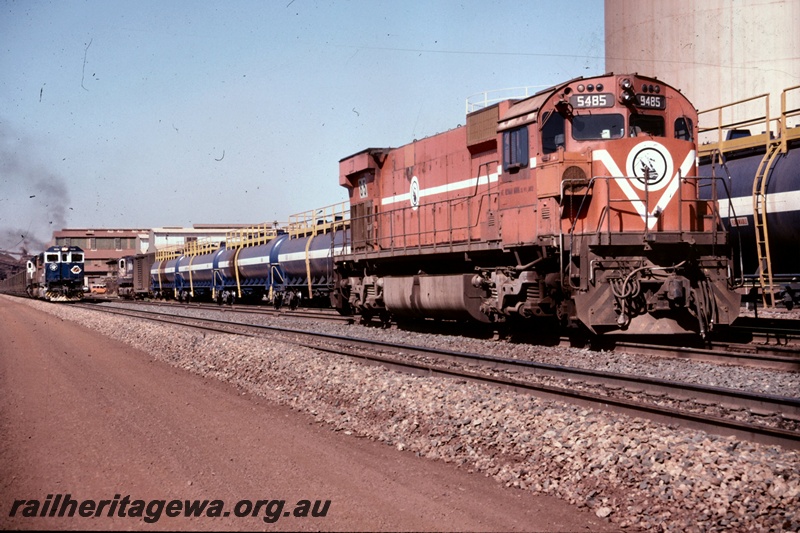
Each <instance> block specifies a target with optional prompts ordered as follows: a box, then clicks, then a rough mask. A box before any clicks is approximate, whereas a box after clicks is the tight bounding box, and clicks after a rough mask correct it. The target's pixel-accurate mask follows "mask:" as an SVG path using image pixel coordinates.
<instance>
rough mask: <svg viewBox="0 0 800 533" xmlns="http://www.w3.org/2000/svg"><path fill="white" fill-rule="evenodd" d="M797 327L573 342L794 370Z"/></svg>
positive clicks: (755, 323)
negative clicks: (724, 336) (706, 337)
mask: <svg viewBox="0 0 800 533" xmlns="http://www.w3.org/2000/svg"><path fill="white" fill-rule="evenodd" d="M109 303H118V304H121V305H126V304H133V303H134V302H128V301H125V300H118V301H115V302H109ZM135 304H136V305H145V306H153V307H164V308H173V309H174V308H180V309H194V310H207V311H214V312H228V311H230V312H237V313H247V314H253V315H265V316H282V317H290V318H303V319H313V320H325V321H331V322H338V323H344V324H352V323H354V321H355V319H354V318H353V317H346V316H342V315H340V314H339V313H337V312H336V311H333V310H330V309H307V308H298V309H296V310H290V309H288V308H283V309H278V310H276V309H272V308H268V307H254V306H251V305H234V306H219V305H215V304H204V303H177V302H141V301H137V302H135ZM797 325H798V321H796V320H790V321H785V320H777V319H752V318H746V317H745V320H743V321H742V322H741V325H740V326H738V327H737V328H734V329H733V335H734V336H735V337H736V338H737V339H739V340H738V341H737V342H724V341H700V342H698V339H696V338H691V337H687V336H683V337H679V338H678V341H677V342H675V343H673V344H670V345H665V344H663V339H643V338H639V340H637V341H635V342H634V341H631V340H628V338H627V337H623V336H616V337H614V336H608V337H598V338H595V339H593V340H591V341H586V340H585V339H583V340H581V341H579V343H580V344H583V345H588V346H589V347H590V348H591V349H592V350H608V351H612V350H613V351H616V352H622V353H633V354H645V355H651V356H657V357H674V358H680V359H688V360H693V361H702V362H707V363H714V364H732V365H740V366H747V367H752V368H763V369H769V370H782V371H790V372H800V331H797V332H795V331H794V329H793V328H794V327H795V326H797ZM395 326H396V324H395ZM798 327H800V326H798ZM456 334H457V333H456ZM794 337H796V338H797V342H794V341H793V340H792V339H794ZM681 339H683V340H681ZM748 340H749V341H748ZM525 342H530V343H532V344H537V343H538V339H536V338H535V337H532V338H527V339H526V340H525ZM559 342H560V344H561V345H562V346H569V345H571V344H573V343H574V342H575V339H573V338H570V337H567V336H563V337H561V338H560V339H559ZM681 342H683V344H680V343H681Z"/></svg>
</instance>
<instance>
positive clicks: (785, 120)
mask: <svg viewBox="0 0 800 533" xmlns="http://www.w3.org/2000/svg"><path fill="white" fill-rule="evenodd" d="M794 91H798V92H797V94H798V95H800V85H795V86H793V87H787V88H786V89H784V90H783V92H781V120H780V125H781V135H780V140H781V153H783V154H785V153H786V151H787V150H788V149H789V147H788V142H789V140H793V139H800V121H799V123H798V124H796V125H795V126H794V127H791V128H790V127H789V118H792V117H800V107H796V108H792V109H787V108H786V100H787V95H788V94H789V93H791V92H794Z"/></svg>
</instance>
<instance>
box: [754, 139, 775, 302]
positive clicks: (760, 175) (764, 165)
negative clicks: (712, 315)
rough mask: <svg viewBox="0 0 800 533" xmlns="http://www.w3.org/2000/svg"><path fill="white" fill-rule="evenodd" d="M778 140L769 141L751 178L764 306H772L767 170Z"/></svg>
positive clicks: (770, 165)
mask: <svg viewBox="0 0 800 533" xmlns="http://www.w3.org/2000/svg"><path fill="white" fill-rule="evenodd" d="M779 148H780V143H779V142H769V143H768V145H767V150H766V152H764V157H763V158H762V159H761V163H760V164H759V165H758V170H757V171H756V176H755V179H753V224H754V226H755V237H756V251H757V253H758V282H759V285H760V286H761V298H762V301H763V303H764V307H774V306H775V302H774V284H773V281H772V261H771V260H770V253H769V232H768V231H767V182H768V181H769V171H770V169H771V168H772V163H773V162H774V161H775V157H776V156H777V155H778V153H779V152H780V150H779Z"/></svg>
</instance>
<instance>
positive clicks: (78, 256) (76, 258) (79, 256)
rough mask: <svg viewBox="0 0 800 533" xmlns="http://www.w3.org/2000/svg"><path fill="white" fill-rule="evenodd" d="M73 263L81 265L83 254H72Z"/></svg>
mask: <svg viewBox="0 0 800 533" xmlns="http://www.w3.org/2000/svg"><path fill="white" fill-rule="evenodd" d="M72 262H73V263H83V254H82V253H80V252H72Z"/></svg>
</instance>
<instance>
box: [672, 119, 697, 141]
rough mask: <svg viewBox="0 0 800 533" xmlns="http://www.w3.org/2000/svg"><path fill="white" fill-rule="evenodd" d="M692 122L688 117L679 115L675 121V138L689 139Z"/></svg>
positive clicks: (692, 126)
mask: <svg viewBox="0 0 800 533" xmlns="http://www.w3.org/2000/svg"><path fill="white" fill-rule="evenodd" d="M693 131H694V123H693V122H692V119H690V118H689V117H680V118H678V119H677V120H676V121H675V138H676V139H681V140H684V141H691V140H693V139H692V132H693Z"/></svg>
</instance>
